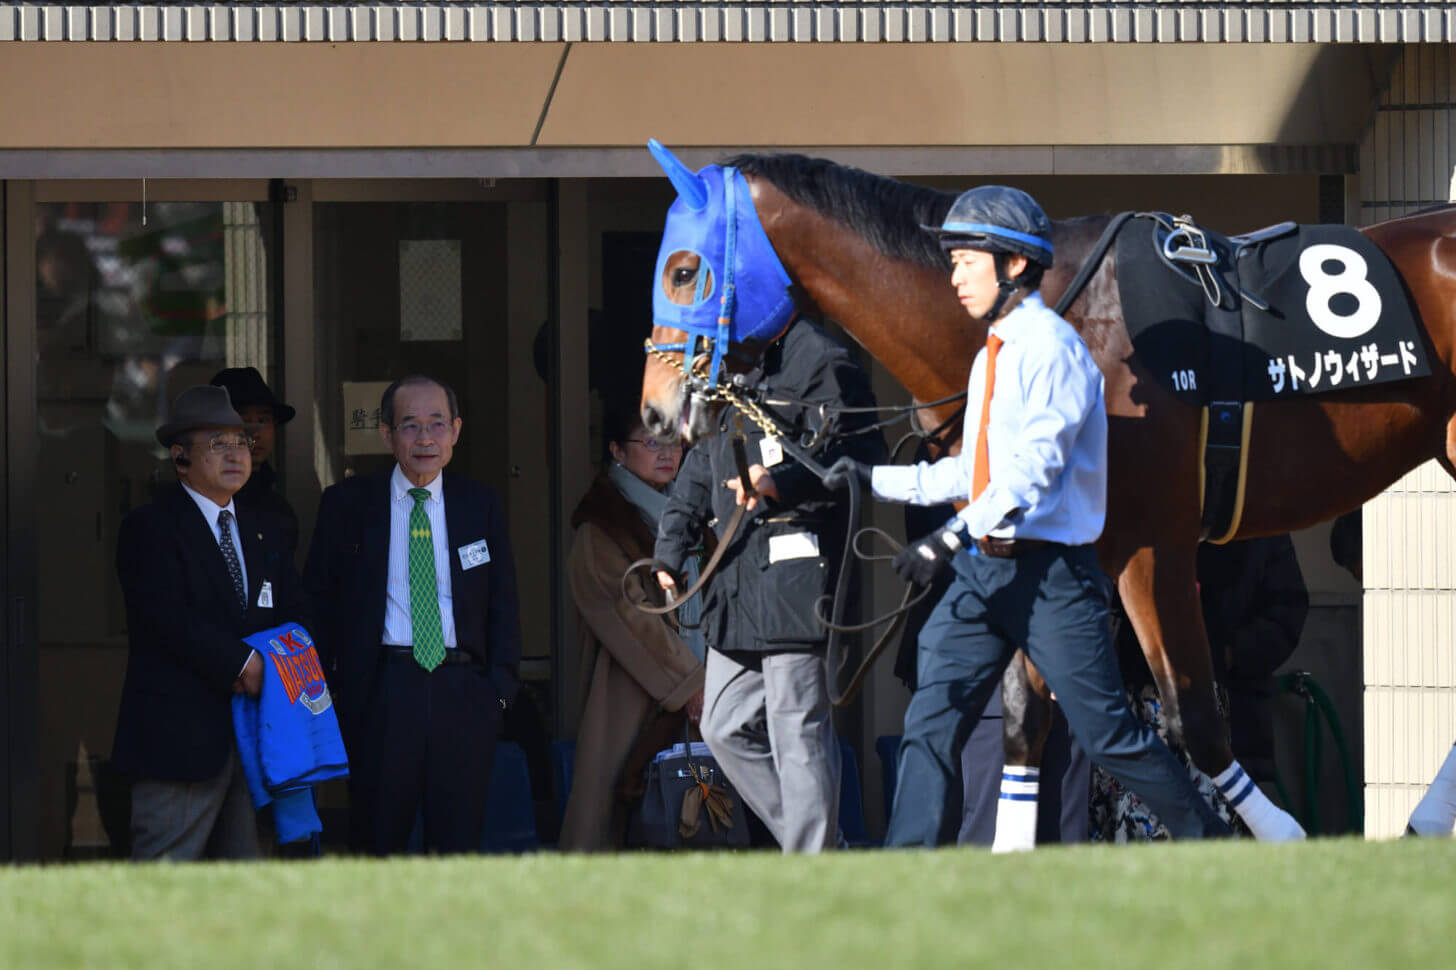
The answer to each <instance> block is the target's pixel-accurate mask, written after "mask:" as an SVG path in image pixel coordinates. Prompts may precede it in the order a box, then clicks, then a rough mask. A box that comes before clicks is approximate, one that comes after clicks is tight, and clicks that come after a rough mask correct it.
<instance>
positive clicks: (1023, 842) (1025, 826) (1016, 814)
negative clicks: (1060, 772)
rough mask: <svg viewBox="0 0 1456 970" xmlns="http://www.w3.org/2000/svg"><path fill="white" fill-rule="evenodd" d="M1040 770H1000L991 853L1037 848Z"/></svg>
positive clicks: (1009, 766)
mask: <svg viewBox="0 0 1456 970" xmlns="http://www.w3.org/2000/svg"><path fill="white" fill-rule="evenodd" d="M1040 789H1041V769H1040V768H1023V767H1020V766H1014V765H1007V766H1006V767H1004V768H1002V769H1001V800H1000V801H999V802H998V803H997V805H996V840H995V841H994V842H993V843H992V844H991V851H992V852H998V853H999V852H1026V851H1029V850H1031V849H1034V848H1036V798H1037V793H1038V792H1039V791H1040Z"/></svg>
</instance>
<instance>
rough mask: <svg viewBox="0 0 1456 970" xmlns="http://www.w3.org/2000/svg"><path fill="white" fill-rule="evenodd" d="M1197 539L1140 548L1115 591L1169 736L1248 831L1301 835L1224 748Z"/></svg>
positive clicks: (1276, 836) (1275, 837) (1268, 836)
mask: <svg viewBox="0 0 1456 970" xmlns="http://www.w3.org/2000/svg"><path fill="white" fill-rule="evenodd" d="M1196 553H1197V547H1196V545H1195V544H1191V543H1190V544H1188V545H1186V546H1184V545H1168V544H1165V545H1161V546H1157V547H1146V548H1143V549H1141V550H1139V551H1138V552H1136V553H1135V554H1134V555H1133V556H1132V557H1131V558H1130V559H1129V560H1128V561H1127V564H1126V566H1125V567H1124V569H1123V570H1122V573H1121V575H1120V576H1119V577H1118V592H1119V593H1120V594H1121V596H1122V604H1123V607H1124V608H1125V609H1126V610H1127V615H1128V619H1130V620H1131V621H1132V625H1133V629H1134V630H1135V631H1137V636H1138V642H1139V643H1140V644H1141V645H1142V648H1143V655H1144V656H1146V657H1147V660H1148V667H1149V668H1150V669H1151V670H1152V673H1153V677H1154V679H1155V680H1156V681H1157V684H1158V693H1159V694H1160V696H1161V699H1162V702H1163V714H1164V717H1165V720H1166V722H1167V726H1168V731H1169V733H1170V734H1171V735H1172V737H1173V739H1174V740H1175V741H1177V742H1178V743H1180V744H1182V745H1183V747H1184V748H1185V749H1186V750H1187V752H1188V756H1189V757H1190V758H1191V759H1192V760H1193V764H1194V765H1195V766H1196V767H1197V768H1198V770H1199V771H1202V772H1203V773H1204V774H1206V775H1208V777H1209V778H1211V779H1213V783H1214V784H1215V785H1217V786H1218V788H1219V790H1220V791H1221V792H1222V793H1223V794H1224V797H1226V798H1227V799H1228V801H1229V804H1230V805H1231V806H1233V808H1234V810H1235V811H1237V812H1238V813H1239V816H1240V817H1241V818H1242V819H1243V820H1244V822H1245V823H1246V824H1247V825H1248V826H1249V829H1250V830H1251V831H1252V832H1253V833H1254V835H1255V836H1256V837H1258V838H1260V839H1264V840H1269V841H1283V840H1288V839H1300V838H1303V837H1304V829H1302V828H1301V827H1300V825H1299V823H1298V822H1296V821H1295V820H1294V817H1293V816H1291V815H1290V814H1289V813H1288V812H1285V811H1284V810H1282V809H1281V808H1279V807H1278V806H1277V805H1275V804H1274V803H1273V802H1271V801H1270V800H1269V798H1268V796H1267V795H1265V794H1264V793H1263V792H1262V791H1260V790H1259V786H1258V785H1256V784H1254V782H1253V780H1252V779H1251V778H1249V776H1248V775H1247V774H1245V773H1244V769H1243V768H1242V767H1241V766H1240V765H1239V763H1238V761H1237V760H1235V759H1234V756H1233V752H1232V751H1231V750H1230V749H1229V742H1228V732H1227V730H1226V729H1225V726H1224V720H1223V716H1222V715H1221V714H1220V713H1219V710H1218V703H1217V701H1216V700H1215V698H1214V686H1213V664H1212V661H1211V659H1210V656H1209V648H1208V633H1207V631H1206V630H1205V629H1204V626H1203V610H1202V607H1201V605H1200V603H1199V600H1198V582H1197V577H1196V571H1195V565H1196V562H1197V555H1196Z"/></svg>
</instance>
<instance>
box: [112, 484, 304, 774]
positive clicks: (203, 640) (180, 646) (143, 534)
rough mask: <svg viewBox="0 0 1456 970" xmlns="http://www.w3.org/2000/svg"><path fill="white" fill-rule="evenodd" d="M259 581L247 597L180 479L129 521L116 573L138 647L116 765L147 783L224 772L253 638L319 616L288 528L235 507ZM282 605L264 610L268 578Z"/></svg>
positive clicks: (133, 648)
mask: <svg viewBox="0 0 1456 970" xmlns="http://www.w3.org/2000/svg"><path fill="white" fill-rule="evenodd" d="M234 507H235V508H236V510H237V519H236V521H235V523H234V525H235V527H236V528H237V534H238V536H239V537H240V539H241V540H242V547H243V564H244V566H245V568H246V572H247V576H248V606H247V608H246V609H244V608H243V607H241V606H240V605H239V604H238V598H237V594H236V592H234V590H233V584H232V579H231V578H229V576H228V571H227V565H226V564H225V563H224V562H223V558H222V552H221V550H219V549H218V545H217V538H216V536H215V535H214V533H213V531H212V526H211V524H210V523H209V522H208V521H207V520H206V519H205V518H204V517H203V515H202V512H201V511H200V510H199V509H198V508H197V503H195V502H194V501H193V500H192V497H191V496H190V495H188V494H187V493H186V492H185V491H184V490H183V488H182V486H181V485H173V486H171V487H170V488H167V489H165V490H164V491H163V492H162V493H161V495H160V496H159V497H158V498H157V500H156V501H155V502H153V503H151V504H150V505H144V506H142V507H141V508H139V509H136V510H135V511H133V512H132V513H131V514H130V515H128V516H127V517H126V519H124V520H123V521H122V523H121V532H120V535H119V536H118V539H117V546H116V569H117V574H118V575H119V576H120V577H121V587H122V594H123V596H124V597H125V600H126V618H127V635H128V639H129V641H130V653H129V654H128V657H127V664H126V680H125V682H124V684H123V686H122V692H121V709H120V712H119V713H118V715H117V724H116V743H115V746H114V748H113V750H112V761H113V763H114V765H115V767H116V768H117V770H118V771H121V772H122V773H124V774H127V775H130V776H132V777H134V778H138V779H147V780H157V781H177V782H196V781H203V780H206V779H208V778H211V777H213V776H215V775H216V774H217V773H218V772H219V771H220V770H222V766H223V764H224V762H225V761H226V759H227V754H228V750H229V749H230V748H231V746H232V744H233V721H232V706H231V698H232V687H233V682H234V681H236V680H237V677H238V674H239V673H241V672H242V669H243V664H244V663H246V662H247V659H248V654H249V653H250V652H251V650H252V648H251V647H249V646H248V645H247V644H246V643H244V642H243V638H244V637H246V636H248V635H249V634H252V633H257V632H258V631H260V630H266V629H268V628H269V627H273V626H277V625H278V624H280V623H282V622H284V621H285V620H295V621H297V622H299V623H301V624H303V625H304V627H305V628H308V629H311V628H312V620H313V617H312V614H311V612H310V611H309V609H308V603H307V600H306V599H305V597H304V594H303V588H302V583H301V581H300V580H299V577H298V572H297V570H295V568H294V566H293V557H292V556H290V555H288V554H287V552H286V551H285V550H284V542H283V538H282V535H281V533H280V528H279V525H278V523H277V522H276V521H275V520H274V519H273V518H272V517H271V516H269V515H268V514H267V513H265V512H263V511H261V510H259V509H257V508H253V507H251V506H245V505H243V504H240V503H236V502H235V503H234ZM264 582H268V583H271V584H272V591H273V596H272V601H273V605H272V606H271V607H267V606H259V605H258V599H259V594H260V592H261V591H262V588H263V583H264Z"/></svg>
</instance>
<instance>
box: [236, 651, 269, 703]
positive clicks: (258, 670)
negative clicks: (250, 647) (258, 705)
mask: <svg viewBox="0 0 1456 970" xmlns="http://www.w3.org/2000/svg"><path fill="white" fill-rule="evenodd" d="M262 692H263V658H262V657H261V656H259V655H258V654H257V653H256V652H255V653H254V654H253V655H252V656H251V657H249V658H248V662H247V663H245V664H243V672H242V673H241V674H239V675H238V679H237V680H236V681H234V682H233V693H234V694H247V695H248V696H249V697H257V696H258V695H259V694H261V693H262Z"/></svg>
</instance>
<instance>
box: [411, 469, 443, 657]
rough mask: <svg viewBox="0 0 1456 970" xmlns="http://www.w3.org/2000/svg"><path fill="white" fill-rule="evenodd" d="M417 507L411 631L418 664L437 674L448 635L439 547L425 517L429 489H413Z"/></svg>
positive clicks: (413, 520) (413, 516) (413, 512)
mask: <svg viewBox="0 0 1456 970" xmlns="http://www.w3.org/2000/svg"><path fill="white" fill-rule="evenodd" d="M409 493H410V497H411V498H413V499H414V500H415V507H414V508H412V509H410V521H409V533H410V538H409V580H410V628H411V630H413V632H414V644H415V645H414V652H415V662H416V663H418V664H419V665H420V666H421V667H424V668H425V669H426V670H434V669H435V668H436V667H438V666H440V664H441V662H442V661H444V659H445V633H444V630H443V629H441V626H440V591H439V588H438V587H437V586H436V585H435V543H434V541H433V540H432V539H431V537H430V517H429V515H427V514H426V513H425V499H427V498H429V497H430V492H429V490H428V489H423V488H412V489H410V490H409Z"/></svg>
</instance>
